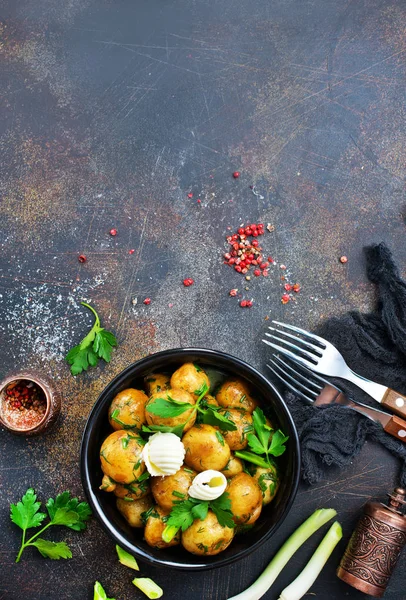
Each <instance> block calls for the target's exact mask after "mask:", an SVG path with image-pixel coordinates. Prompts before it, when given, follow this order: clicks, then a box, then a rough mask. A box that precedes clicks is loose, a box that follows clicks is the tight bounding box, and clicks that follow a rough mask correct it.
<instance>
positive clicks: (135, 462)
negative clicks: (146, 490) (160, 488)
mask: <svg viewBox="0 0 406 600" xmlns="http://www.w3.org/2000/svg"><path fill="white" fill-rule="evenodd" d="M144 443H145V442H144V441H143V440H142V439H141V438H140V436H139V435H137V434H135V433H132V432H130V431H123V430H122V429H120V431H114V432H113V433H111V434H110V435H109V436H108V437H107V438H106V439H105V440H104V442H103V444H102V447H101V449H100V461H101V468H102V471H103V473H104V474H105V475H108V477H110V478H111V479H113V480H114V481H115V482H116V483H132V482H133V481H135V480H136V479H138V477H140V475H142V474H143V472H144V471H145V463H144V462H143V461H142V459H141V454H142V449H143V447H144Z"/></svg>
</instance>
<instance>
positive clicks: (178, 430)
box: [142, 423, 186, 438]
mask: <svg viewBox="0 0 406 600" xmlns="http://www.w3.org/2000/svg"><path fill="white" fill-rule="evenodd" d="M185 424H186V423H182V424H181V425H175V427H168V426H167V425H148V426H147V425H143V426H142V431H143V432H145V433H155V432H156V431H161V432H162V433H174V434H175V435H177V436H178V437H180V438H181V437H182V435H183V430H184V428H185Z"/></svg>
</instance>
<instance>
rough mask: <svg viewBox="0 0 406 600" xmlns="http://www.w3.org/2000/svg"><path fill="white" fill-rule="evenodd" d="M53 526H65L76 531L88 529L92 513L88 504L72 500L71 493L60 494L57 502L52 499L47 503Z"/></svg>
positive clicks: (75, 499) (56, 499)
mask: <svg viewBox="0 0 406 600" xmlns="http://www.w3.org/2000/svg"><path fill="white" fill-rule="evenodd" d="M46 507H47V510H48V514H49V518H50V519H51V523H52V525H64V526H65V527H69V529H73V530H75V531H81V530H82V529H85V528H86V523H85V521H87V520H88V519H89V518H90V516H91V514H92V512H91V510H90V507H89V505H88V503H87V502H80V503H79V500H78V499H77V498H71V496H70V493H69V492H63V493H62V494H58V495H57V497H56V498H55V500H53V498H50V499H49V500H48V502H47V503H46Z"/></svg>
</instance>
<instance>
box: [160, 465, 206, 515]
mask: <svg viewBox="0 0 406 600" xmlns="http://www.w3.org/2000/svg"><path fill="white" fill-rule="evenodd" d="M196 475H197V473H196V471H193V469H188V468H187V467H184V466H182V467H181V468H180V469H179V471H178V472H177V473H175V474H174V475H167V476H166V477H152V480H151V491H152V494H153V496H154V498H155V502H156V503H157V504H158V505H159V506H160V507H161V508H163V510H168V511H170V510H171V509H172V508H173V506H174V502H175V501H178V502H179V500H183V499H185V500H186V498H187V493H188V490H189V488H190V486H191V485H192V481H193V479H194V477H195V476H196Z"/></svg>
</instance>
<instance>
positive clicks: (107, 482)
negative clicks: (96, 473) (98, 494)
mask: <svg viewBox="0 0 406 600" xmlns="http://www.w3.org/2000/svg"><path fill="white" fill-rule="evenodd" d="M116 487H117V484H116V482H115V481H113V480H112V479H111V478H110V477H109V476H108V475H103V479H102V482H101V486H100V487H99V490H102V491H103V492H114V490H115V489H116Z"/></svg>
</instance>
